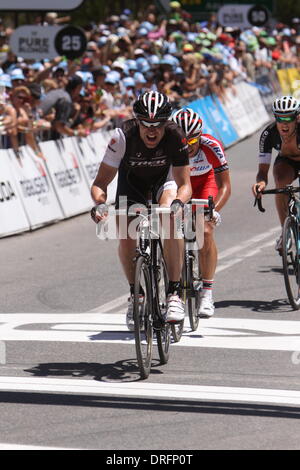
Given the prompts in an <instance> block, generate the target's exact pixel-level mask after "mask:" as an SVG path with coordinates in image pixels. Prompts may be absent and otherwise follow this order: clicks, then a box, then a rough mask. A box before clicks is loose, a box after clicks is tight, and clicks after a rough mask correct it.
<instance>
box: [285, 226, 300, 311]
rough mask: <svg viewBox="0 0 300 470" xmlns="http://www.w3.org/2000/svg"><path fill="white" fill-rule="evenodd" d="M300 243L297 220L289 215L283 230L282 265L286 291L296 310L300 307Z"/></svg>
mask: <svg viewBox="0 0 300 470" xmlns="http://www.w3.org/2000/svg"><path fill="white" fill-rule="evenodd" d="M298 244H299V232H298V227H297V225H296V222H295V221H294V220H293V219H292V218H291V217H287V218H286V219H285V222H284V225H283V230H282V245H283V247H282V265H283V275H284V282H285V287H286V292H287V295H288V299H289V302H290V304H291V306H292V308H293V309H294V310H299V308H300V293H299V274H300V271H299V247H298Z"/></svg>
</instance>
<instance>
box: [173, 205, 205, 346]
mask: <svg viewBox="0 0 300 470" xmlns="http://www.w3.org/2000/svg"><path fill="white" fill-rule="evenodd" d="M199 207H200V208H201V210H202V212H203V214H204V216H208V218H209V219H211V218H212V214H213V209H214V202H213V198H212V196H209V197H208V199H191V201H190V202H189V204H186V210H185V220H186V222H187V223H185V224H183V225H184V228H183V233H184V258H183V267H182V287H183V299H182V300H183V301H184V303H185V308H186V312H187V314H188V317H189V323H190V328H191V330H192V331H196V330H197V328H198V325H199V317H198V316H197V311H198V308H199V302H200V295H201V290H202V275H201V269H200V265H199V250H198V247H197V244H196V237H195V233H196V232H195V229H196V220H195V217H196V212H195V210H193V209H194V208H196V210H199V209H198V208H199ZM187 224H188V225H187ZM190 233H192V234H193V235H192V238H191V237H190V236H189V234H190ZM183 327H184V320H182V321H181V322H180V323H178V324H175V325H172V327H171V329H172V336H173V339H174V341H175V342H178V341H180V339H181V336H182V333H183Z"/></svg>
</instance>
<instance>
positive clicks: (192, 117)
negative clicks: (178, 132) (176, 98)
mask: <svg viewBox="0 0 300 470" xmlns="http://www.w3.org/2000/svg"><path fill="white" fill-rule="evenodd" d="M171 118H172V120H173V121H174V122H176V124H178V126H180V127H181V129H182V130H183V132H184V133H185V136H186V137H191V136H198V135H199V134H201V133H202V126H203V122H202V119H201V118H200V116H199V114H198V113H196V111H194V110H193V109H191V108H185V109H179V110H178V111H176V112H175V113H174V114H173V115H172V116H171Z"/></svg>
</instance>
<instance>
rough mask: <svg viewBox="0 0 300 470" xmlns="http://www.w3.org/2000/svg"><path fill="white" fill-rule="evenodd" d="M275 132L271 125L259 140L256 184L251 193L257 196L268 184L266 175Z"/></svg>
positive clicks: (273, 126)
mask: <svg viewBox="0 0 300 470" xmlns="http://www.w3.org/2000/svg"><path fill="white" fill-rule="evenodd" d="M276 135H277V130H276V127H275V125H274V123H273V124H271V125H269V126H268V127H267V128H266V129H265V130H264V131H263V132H262V134H261V136H260V139H259V155H258V172H257V175H256V183H255V184H254V185H253V186H252V192H253V194H254V195H255V196H257V194H258V192H260V191H263V190H264V189H265V187H266V186H267V184H268V173H269V168H270V165H271V160H272V148H273V146H274V143H275V141H276Z"/></svg>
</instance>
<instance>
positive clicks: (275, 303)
mask: <svg viewBox="0 0 300 470" xmlns="http://www.w3.org/2000/svg"><path fill="white" fill-rule="evenodd" d="M228 307H242V308H245V309H247V310H252V311H253V312H267V313H272V312H279V313H285V312H291V311H292V309H291V306H290V304H289V302H288V301H287V300H286V299H276V300H271V301H265V300H221V301H219V302H215V308H216V309H221V308H228Z"/></svg>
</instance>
